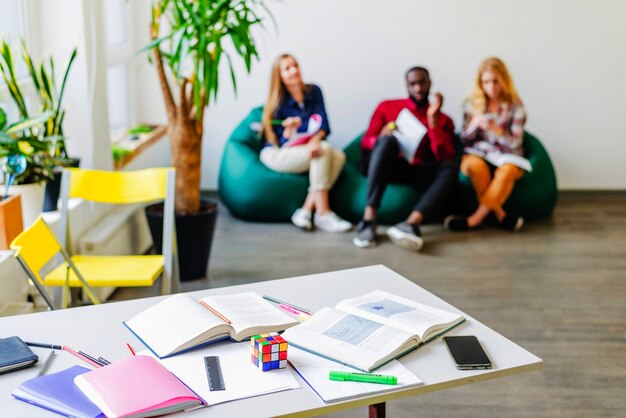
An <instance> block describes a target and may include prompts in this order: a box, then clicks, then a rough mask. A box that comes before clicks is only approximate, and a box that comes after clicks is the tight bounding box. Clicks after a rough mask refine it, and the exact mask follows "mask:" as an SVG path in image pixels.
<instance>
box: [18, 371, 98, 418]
mask: <svg viewBox="0 0 626 418" xmlns="http://www.w3.org/2000/svg"><path fill="white" fill-rule="evenodd" d="M89 371H91V369H88V368H87V367H83V366H74V367H70V368H69V369H66V370H63V371H60V372H57V373H51V374H48V375H44V376H39V377H35V378H33V379H30V380H27V381H26V382H24V383H22V384H21V385H19V386H18V387H17V388H16V389H15V390H14V391H13V393H12V395H13V397H15V398H16V399H19V400H20V401H24V402H28V403H30V404H32V405H35V406H38V407H40V408H44V409H47V410H49V411H52V412H56V413H57V414H61V415H65V416H67V417H76V418H105V417H104V414H103V413H102V411H100V409H99V408H98V407H97V406H96V405H95V404H94V403H93V402H91V401H90V400H89V399H87V397H86V396H85V395H84V394H83V393H82V392H81V391H80V390H79V389H78V387H77V386H76V385H75V384H74V378H75V377H76V376H79V375H81V374H83V373H87V372H89Z"/></svg>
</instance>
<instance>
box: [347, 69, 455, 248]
mask: <svg viewBox="0 0 626 418" xmlns="http://www.w3.org/2000/svg"><path fill="white" fill-rule="evenodd" d="M406 85H407V89H408V92H409V97H408V98H406V99H397V100H385V101H383V102H382V103H380V104H379V105H378V107H377V108H376V110H375V111H374V115H373V116H372V120H371V121H370V125H369V127H368V128H367V131H366V132H365V135H364V136H363V139H362V140H361V151H362V152H363V162H362V165H361V169H362V172H363V174H364V175H366V176H367V206H366V207H365V212H364V214H363V219H362V220H361V222H359V225H358V227H357V234H356V236H355V237H354V239H353V243H354V245H356V246H357V247H360V248H368V247H373V246H375V245H376V241H377V240H376V226H377V222H376V212H377V209H378V207H379V206H380V202H381V199H382V197H383V193H384V192H385V188H386V187H387V184H389V183H402V184H407V185H409V186H411V187H414V188H416V189H418V190H420V191H421V192H422V197H421V199H420V200H419V201H418V202H417V204H416V205H415V207H414V208H413V211H412V212H411V213H410V214H409V216H408V217H407V219H406V221H404V222H401V223H399V224H397V225H394V226H392V227H391V228H389V229H387V235H388V236H389V238H391V240H392V241H393V242H394V243H396V244H398V245H400V246H401V247H404V248H407V249H410V250H414V251H419V250H420V249H421V248H422V246H423V244H424V240H423V239H422V234H421V232H420V228H419V225H421V224H422V223H424V222H429V221H432V220H433V219H434V218H436V217H437V216H438V215H440V212H441V210H442V207H443V204H444V201H445V200H446V198H447V197H448V195H449V193H450V192H451V191H452V189H453V188H454V184H455V181H456V177H457V168H456V166H455V164H454V162H453V160H454V138H455V137H454V123H453V122H452V119H450V118H449V117H448V116H447V115H445V114H444V113H443V112H441V105H442V103H443V96H442V95H441V94H440V93H438V92H435V93H434V94H433V97H432V101H429V99H428V95H429V92H430V85H431V81H430V75H429V73H428V70H427V69H426V68H424V67H413V68H411V69H409V70H408V71H407V73H406ZM403 109H408V110H409V111H410V112H411V113H412V114H413V116H415V117H416V118H417V119H418V120H419V121H420V122H421V123H422V124H423V125H424V126H425V127H426V128H427V132H426V134H425V135H424V137H423V138H422V140H421V142H420V144H419V146H418V148H417V151H416V152H415V154H414V155H413V156H412V158H405V157H404V156H402V154H401V150H400V144H399V142H398V139H397V138H396V136H397V134H396V136H394V131H395V130H396V128H397V127H396V125H395V121H396V118H397V117H398V115H399V114H400V112H401V111H402V110H403Z"/></svg>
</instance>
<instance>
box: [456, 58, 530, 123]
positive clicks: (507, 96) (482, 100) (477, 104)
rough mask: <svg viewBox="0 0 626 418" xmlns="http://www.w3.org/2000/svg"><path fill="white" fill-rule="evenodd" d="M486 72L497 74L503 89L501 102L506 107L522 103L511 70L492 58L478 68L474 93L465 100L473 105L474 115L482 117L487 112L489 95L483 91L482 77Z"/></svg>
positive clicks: (499, 60)
mask: <svg viewBox="0 0 626 418" xmlns="http://www.w3.org/2000/svg"><path fill="white" fill-rule="evenodd" d="M486 71H491V72H493V73H494V74H495V76H496V78H497V80H498V84H500V87H501V88H502V93H501V95H500V100H501V102H502V103H504V104H506V105H512V104H518V103H521V100H520V97H519V94H518V93H517V89H516V88H515V85H514V84H513V80H512V79H511V75H510V74H509V70H507V68H506V65H505V64H504V62H503V61H502V60H501V59H499V58H496V57H490V58H487V59H486V60H484V61H483V62H482V63H481V64H480V66H479V67H478V73H477V74H476V78H475V79H474V86H473V88H472V92H471V93H470V94H469V96H467V98H466V99H465V101H466V103H469V104H470V105H471V109H472V113H473V114H474V115H482V114H484V113H485V112H486V111H487V102H488V98H487V94H486V93H485V91H484V90H483V87H482V82H481V77H482V75H483V73H485V72H486Z"/></svg>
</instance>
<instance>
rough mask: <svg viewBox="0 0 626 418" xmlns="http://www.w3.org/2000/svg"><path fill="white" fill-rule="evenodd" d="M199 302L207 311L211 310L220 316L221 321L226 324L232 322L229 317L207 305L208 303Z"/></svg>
mask: <svg viewBox="0 0 626 418" xmlns="http://www.w3.org/2000/svg"><path fill="white" fill-rule="evenodd" d="M200 304H201V305H202V306H204V307H205V308H207V309H208V310H209V311H211V312H213V313H214V314H215V315H216V316H217V317H218V318H220V319H221V320H222V321H224V322H226V323H227V324H229V325H230V324H232V322H230V319H228V318H226V317H225V316H224V315H222V314H221V313H219V312H218V311H217V310H216V309H215V308H212V307H211V306H209V304H208V303H205V302H202V301H200Z"/></svg>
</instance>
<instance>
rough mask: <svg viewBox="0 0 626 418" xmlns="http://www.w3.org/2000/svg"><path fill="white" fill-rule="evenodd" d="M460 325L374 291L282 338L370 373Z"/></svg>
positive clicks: (441, 314)
mask: <svg viewBox="0 0 626 418" xmlns="http://www.w3.org/2000/svg"><path fill="white" fill-rule="evenodd" d="M464 320H465V318H463V316H461V315H459V314H456V313H452V312H447V311H444V310H441V309H437V308H433V307H431V306H427V305H423V304H421V303H417V302H414V301H411V300H409V299H405V298H403V297H400V296H396V295H392V294H390V293H387V292H384V291H382V290H376V291H373V292H370V293H368V294H366V295H363V296H360V297H356V298H352V299H345V300H343V301H341V302H339V303H338V304H337V306H336V307H335V308H324V309H322V310H320V311H318V312H316V313H315V314H314V315H313V316H312V317H311V318H310V319H308V320H307V321H305V322H303V323H301V324H300V325H298V326H296V327H293V328H291V329H288V330H287V331H285V333H284V334H283V337H284V338H285V339H286V340H287V341H288V342H289V344H293V345H294V346H296V347H300V348H302V349H304V350H307V351H310V352H312V353H314V354H317V355H320V356H322V357H326V358H328V359H330V360H333V361H336V362H338V363H341V364H345V365H347V366H350V367H354V368H356V369H359V370H362V371H365V372H370V371H372V370H375V369H377V368H378V367H380V366H382V365H384V364H385V363H388V362H389V361H391V360H393V359H395V358H398V357H400V356H402V355H403V354H405V353H407V352H409V351H411V350H413V349H415V348H417V347H419V346H420V345H422V344H425V343H427V342H428V341H430V340H432V339H434V338H437V337H438V336H440V335H441V334H443V333H445V332H447V331H448V330H450V329H452V328H454V327H455V326H457V325H458V324H460V323H461V322H463V321H464Z"/></svg>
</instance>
